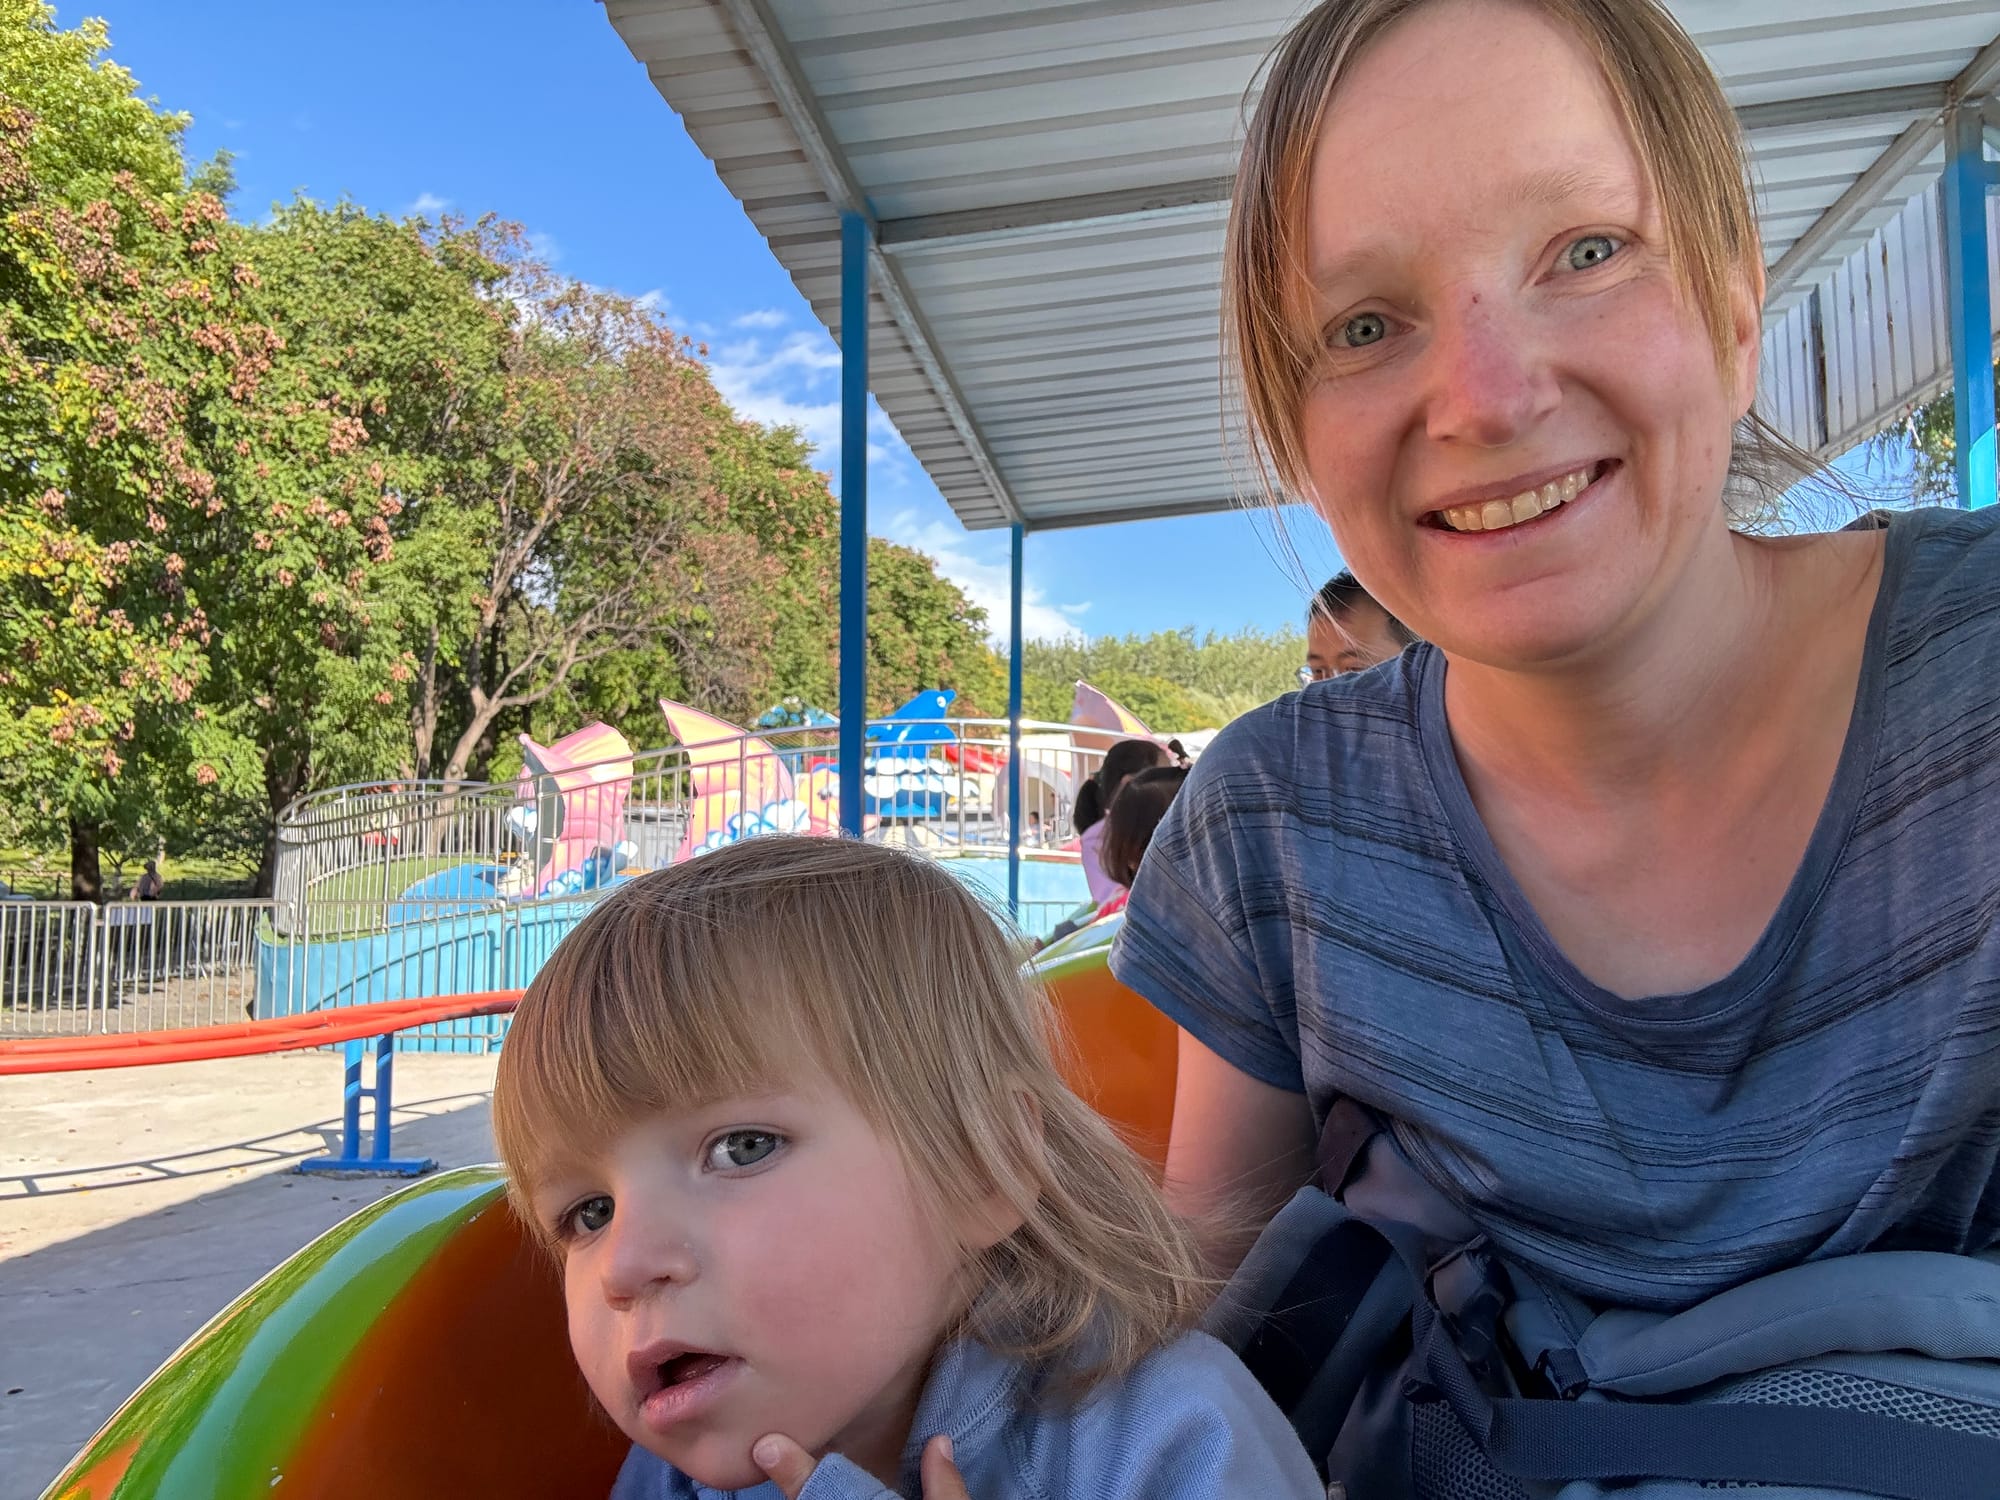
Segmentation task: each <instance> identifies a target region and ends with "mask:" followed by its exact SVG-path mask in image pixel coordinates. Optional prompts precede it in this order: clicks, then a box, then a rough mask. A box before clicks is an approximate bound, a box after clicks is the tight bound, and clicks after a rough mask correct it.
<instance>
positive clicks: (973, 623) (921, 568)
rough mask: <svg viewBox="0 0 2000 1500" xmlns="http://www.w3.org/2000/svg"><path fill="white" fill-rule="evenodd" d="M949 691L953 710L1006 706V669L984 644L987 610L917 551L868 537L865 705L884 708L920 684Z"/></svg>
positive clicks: (994, 713) (971, 712)
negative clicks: (953, 692) (953, 696)
mask: <svg viewBox="0 0 2000 1500" xmlns="http://www.w3.org/2000/svg"><path fill="white" fill-rule="evenodd" d="M939 687H948V688H953V689H955V690H956V691H957V693H958V699H957V701H956V702H955V703H954V704H953V705H952V706H953V710H954V712H956V713H959V714H963V715H965V716H967V717H971V718H983V717H998V716H1000V715H1003V714H1005V713H1006V711H1007V669H1006V666H1005V665H1004V664H1003V663H1002V662H1001V660H1000V658H999V657H998V656H996V655H995V654H994V652H993V648H992V647H991V646H989V645H987V643H986V611H985V610H983V609H981V608H979V607H978V606H977V605H975V604H973V603H971V602H970V601H969V600H967V599H966V597H965V594H964V592H963V591H962V590H961V589H960V588H959V587H958V585H957V584H955V583H953V582H952V581H951V580H950V579H948V578H944V577H942V576H940V575H939V573H938V571H937V565H936V564H935V563H933V562H932V561H931V559H930V558H928V557H926V556H925V555H924V554H923V553H921V552H918V551H915V550H914V549H912V548H909V547H903V546H899V545H898V544H896V543H895V542H888V541H884V540H882V538H880V537H870V538H869V539H868V708H869V712H870V713H887V712H889V711H890V710H892V709H895V708H898V707H900V706H901V705H902V704H904V703H906V702H908V701H909V700H910V699H911V698H912V697H913V696H915V695H916V694H917V693H919V692H921V691H923V690H924V689H925V688H939Z"/></svg>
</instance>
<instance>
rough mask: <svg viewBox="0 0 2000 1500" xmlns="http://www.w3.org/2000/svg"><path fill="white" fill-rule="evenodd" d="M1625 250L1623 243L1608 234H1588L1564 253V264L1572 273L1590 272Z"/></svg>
mask: <svg viewBox="0 0 2000 1500" xmlns="http://www.w3.org/2000/svg"><path fill="white" fill-rule="evenodd" d="M1623 248H1624V244H1623V242H1621V241H1619V240H1615V239H1613V238H1612V237H1611V236H1610V235H1608V234H1586V235H1585V236H1584V237H1583V238H1582V239H1580V240H1577V241H1575V242H1574V243H1572V244H1571V245H1570V247H1569V248H1568V249H1567V250H1565V251H1563V264H1564V265H1566V266H1568V267H1569V268H1570V269H1571V270H1572V271H1588V270H1589V269H1591V267H1593V266H1601V265H1603V264H1604V263H1605V262H1606V261H1607V260H1609V259H1611V257H1612V256H1614V255H1616V254H1617V253H1618V252H1619V251H1620V250H1622V249H1623Z"/></svg>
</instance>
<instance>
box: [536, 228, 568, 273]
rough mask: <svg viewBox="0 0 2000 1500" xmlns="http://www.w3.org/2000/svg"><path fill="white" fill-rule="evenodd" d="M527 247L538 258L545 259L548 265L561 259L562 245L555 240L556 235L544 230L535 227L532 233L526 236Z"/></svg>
mask: <svg viewBox="0 0 2000 1500" xmlns="http://www.w3.org/2000/svg"><path fill="white" fill-rule="evenodd" d="M528 248H529V249H530V250H532V251H533V252H534V253H535V255H536V257H537V258H538V259H540V260H543V261H546V262H547V263H548V264H550V265H554V264H555V263H556V262H557V261H559V260H561V259H562V246H561V245H560V244H558V243H557V242H556V237H555V236H554V235H552V234H550V233H549V232H548V231H546V230H542V229H537V230H536V231H534V233H532V234H530V235H529V236H528Z"/></svg>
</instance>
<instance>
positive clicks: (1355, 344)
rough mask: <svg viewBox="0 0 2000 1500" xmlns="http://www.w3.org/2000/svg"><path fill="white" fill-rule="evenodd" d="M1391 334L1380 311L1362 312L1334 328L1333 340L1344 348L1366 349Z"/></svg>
mask: <svg viewBox="0 0 2000 1500" xmlns="http://www.w3.org/2000/svg"><path fill="white" fill-rule="evenodd" d="M1388 335H1389V325H1388V323H1387V322H1386V321H1385V320H1384V319H1383V317H1382V315H1381V314H1380V313H1361V314H1359V315H1357V316H1355V317H1352V318H1349V319H1348V320H1347V321H1346V322H1345V323H1342V324H1341V325H1340V327H1339V328H1337V329H1335V330H1334V334H1333V341H1334V342H1335V343H1336V344H1338V345H1339V346H1340V347H1341V348H1343V349H1365V348H1367V347H1368V346H1369V345H1370V344H1379V343H1381V342H1382V340H1383V339H1385V338H1387V337H1388Z"/></svg>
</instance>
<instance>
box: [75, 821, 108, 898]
mask: <svg viewBox="0 0 2000 1500" xmlns="http://www.w3.org/2000/svg"><path fill="white" fill-rule="evenodd" d="M97 836H98V825H97V824H95V823H87V822H84V821H83V820H81V819H79V818H77V817H74V816H72V817H71V818H70V820H69V899H70V900H72V901H102V900H103V899H104V869H103V866H102V865H101V864H99V862H98V855H97Z"/></svg>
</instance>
